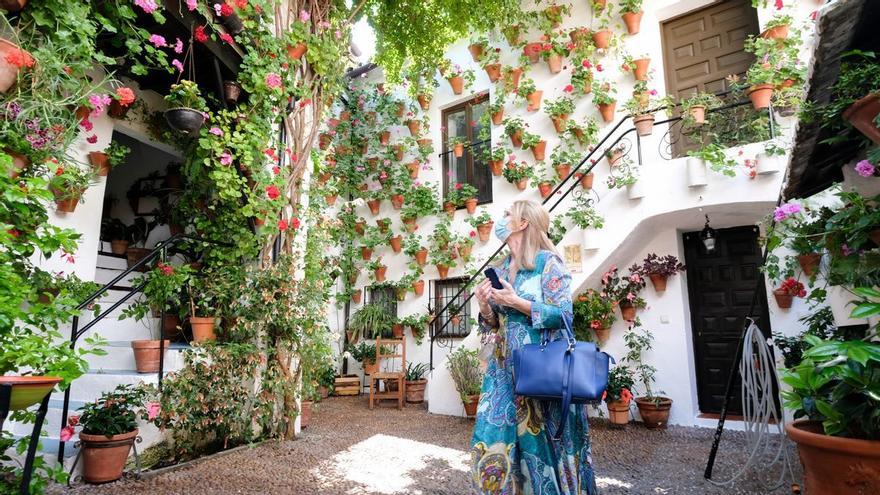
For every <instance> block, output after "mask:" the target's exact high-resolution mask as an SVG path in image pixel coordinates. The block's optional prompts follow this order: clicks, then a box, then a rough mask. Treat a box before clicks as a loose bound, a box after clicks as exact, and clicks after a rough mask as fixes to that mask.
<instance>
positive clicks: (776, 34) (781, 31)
mask: <svg viewBox="0 0 880 495" xmlns="http://www.w3.org/2000/svg"><path fill="white" fill-rule="evenodd" d="M791 23H792V18H791V16H790V15H788V14H780V15H775V16H773V18H772V19H770V20H769V21H767V24H765V25H764V30H763V31H761V37H762V38H765V39H771V40H784V39H786V38H788V28H789V26H791Z"/></svg>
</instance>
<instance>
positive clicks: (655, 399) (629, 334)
mask: <svg viewBox="0 0 880 495" xmlns="http://www.w3.org/2000/svg"><path fill="white" fill-rule="evenodd" d="M623 340H624V342H625V343H626V346H627V349H628V352H627V353H626V356H624V358H623V361H624V362H625V363H626V364H627V365H628V366H631V367H632V370H633V371H634V373H635V375H636V378H637V379H638V381H639V382H640V383H641V384H642V386H643V387H644V388H645V395H643V396H641V397H636V399H635V401H636V405H637V406H638V408H639V415H641V417H642V422H643V423H644V424H645V427H647V428H648V429H652V430H653V429H664V430H665V429H666V425H667V423H668V421H669V411H670V409H672V399H670V398H668V397H664V396H662V395H654V392H653V390H652V388H651V385H652V384H653V383H654V375H655V374H656V373H657V369H656V368H655V367H653V366H651V365H649V364H647V363H645V353H646V352H648V351H650V350H651V349H652V343H653V341H654V336H653V335H652V334H651V332H650V331H648V330H646V329H643V328H642V326H641V324H640V323H639V321H638V320H636V321H634V322H633V323H632V324H631V326H630V327H629V328H628V329H627V331H626V333H625V334H624V336H623ZM661 393H662V392H661Z"/></svg>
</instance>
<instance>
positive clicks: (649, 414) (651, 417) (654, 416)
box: [636, 397, 672, 430]
mask: <svg viewBox="0 0 880 495" xmlns="http://www.w3.org/2000/svg"><path fill="white" fill-rule="evenodd" d="M636 405H637V406H639V414H641V416H642V421H644V423H645V426H646V427H647V428H649V429H651V430H655V429H663V430H665V429H666V423H667V422H668V421H669V410H670V409H671V408H672V399H668V398H666V397H654V398H652V399H649V398H647V397H638V398H636Z"/></svg>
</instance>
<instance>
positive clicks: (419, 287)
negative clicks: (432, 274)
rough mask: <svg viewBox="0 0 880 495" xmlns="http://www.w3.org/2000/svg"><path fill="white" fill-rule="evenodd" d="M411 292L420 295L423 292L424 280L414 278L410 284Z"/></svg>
mask: <svg viewBox="0 0 880 495" xmlns="http://www.w3.org/2000/svg"><path fill="white" fill-rule="evenodd" d="M412 289H413V293H414V294H415V295H416V296H421V295H422V294H424V293H425V281H424V280H416V281H415V282H413V284H412Z"/></svg>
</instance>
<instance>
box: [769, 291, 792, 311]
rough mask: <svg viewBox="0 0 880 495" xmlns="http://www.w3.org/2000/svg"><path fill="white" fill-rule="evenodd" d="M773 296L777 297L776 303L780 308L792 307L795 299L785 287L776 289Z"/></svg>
mask: <svg viewBox="0 0 880 495" xmlns="http://www.w3.org/2000/svg"><path fill="white" fill-rule="evenodd" d="M773 297H774V298H776V305H777V306H779V309H789V308H791V304H792V301H793V300H794V296H792V295H791V294H789V293H787V292H786V291H785V290H783V289H775V290H774V291H773Z"/></svg>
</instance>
